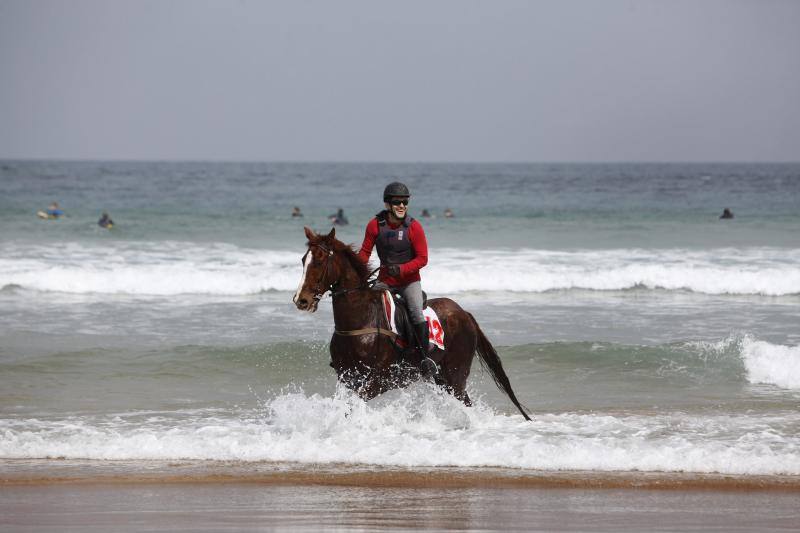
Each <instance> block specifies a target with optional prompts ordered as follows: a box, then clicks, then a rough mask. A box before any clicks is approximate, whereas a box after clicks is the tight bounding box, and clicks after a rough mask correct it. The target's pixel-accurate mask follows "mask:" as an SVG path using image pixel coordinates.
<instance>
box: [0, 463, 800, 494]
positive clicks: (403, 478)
mask: <svg viewBox="0 0 800 533" xmlns="http://www.w3.org/2000/svg"><path fill="white" fill-rule="evenodd" d="M152 483H157V484H162V485H163V484H170V485H183V484H197V485H217V484H251V485H265V486H294V487H303V486H329V487H365V488H398V489H399V488H411V489H413V488H426V489H522V490H524V489H613V490H617V489H635V490H673V491H687V490H691V491H695V490H708V491H723V492H724V491H770V492H773V491H780V492H791V493H800V476H792V475H730V474H718V473H697V472H639V471H624V472H623V471H611V472H601V471H546V470H518V469H507V468H490V467H485V468H474V467H470V468H457V467H428V468H422V467H414V468H411V467H408V468H405V467H387V466H376V465H367V464H344V463H342V464H331V463H325V464H304V463H289V462H271V461H264V462H252V463H250V462H230V461H135V462H132V461H74V460H35V461H32V460H23V459H20V460H9V459H6V460H3V461H2V462H1V463H0V486H2V487H14V486H47V485H143V484H152Z"/></svg>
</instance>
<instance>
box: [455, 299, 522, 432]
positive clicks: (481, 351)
mask: <svg viewBox="0 0 800 533" xmlns="http://www.w3.org/2000/svg"><path fill="white" fill-rule="evenodd" d="M467 314H468V315H469V317H470V318H471V319H472V323H473V324H474V325H475V332H476V334H477V336H478V348H477V350H478V355H479V356H480V359H481V365H483V368H485V369H486V370H488V371H489V374H491V376H492V379H493V380H494V382H495V384H496V385H497V388H498V389H500V390H501V391H503V392H505V393H506V396H508V398H509V399H510V400H511V403H513V404H514V405H515V406H516V407H517V409H519V412H520V413H522V416H523V417H525V420H530V419H531V417H530V416H528V412H527V410H526V409H525V408H524V407H522V405H521V404H520V403H519V400H517V396H516V394H514V390H513V389H512V388H511V383H510V382H509V381H508V376H507V375H506V371H505V370H503V363H501V362H500V356H499V355H497V351H495V349H494V346H492V343H491V342H489V339H487V338H486V335H484V334H483V331H482V330H481V327H480V326H479V325H478V321H477V320H475V317H474V316H472V313H467Z"/></svg>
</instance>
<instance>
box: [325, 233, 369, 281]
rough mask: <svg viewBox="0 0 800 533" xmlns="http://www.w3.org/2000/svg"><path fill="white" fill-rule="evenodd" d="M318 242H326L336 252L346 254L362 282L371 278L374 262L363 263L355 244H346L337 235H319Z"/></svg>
mask: <svg viewBox="0 0 800 533" xmlns="http://www.w3.org/2000/svg"><path fill="white" fill-rule="evenodd" d="M315 241H316V242H320V241H321V242H324V243H325V244H326V245H327V246H329V247H331V248H332V249H333V251H334V252H337V253H341V254H342V255H344V257H345V259H347V262H348V263H350V266H352V267H353V270H355V271H356V274H358V279H359V280H361V283H366V282H367V280H368V279H369V275H370V274H371V273H372V270H373V269H372V264H371V263H366V264H365V263H362V262H361V259H359V257H358V252H356V251H355V250H354V245H351V244H345V243H343V242H342V241H340V240H339V239H337V238H336V237H330V238H329V237H326V236H322V235H320V236H319V239H316V240H315Z"/></svg>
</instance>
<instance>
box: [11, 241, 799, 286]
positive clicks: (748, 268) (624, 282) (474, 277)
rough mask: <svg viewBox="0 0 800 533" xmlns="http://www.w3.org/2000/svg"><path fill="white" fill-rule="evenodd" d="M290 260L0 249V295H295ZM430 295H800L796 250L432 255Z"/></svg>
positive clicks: (294, 259)
mask: <svg viewBox="0 0 800 533" xmlns="http://www.w3.org/2000/svg"><path fill="white" fill-rule="evenodd" d="M304 251H305V250H303V249H302V245H300V246H298V249H297V250H296V251H285V250H260V249H253V248H242V247H237V246H234V245H230V244H213V243H212V244H196V243H182V242H157V243H156V242H136V243H131V242H117V243H113V244H108V245H106V244H104V245H103V246H100V245H90V244H77V243H66V244H56V245H52V246H43V245H30V244H19V243H3V244H0V287H4V286H20V287H23V288H26V289H34V290H40V291H59V292H68V293H103V294H113V293H118V294H152V295H172V294H183V293H197V294H229V295H240V294H254V293H258V292H261V291H265V290H278V291H293V290H295V289H296V287H297V283H298V281H299V279H300V276H301V275H302V266H301V265H300V257H301V256H302V253H303V252H304ZM424 280H425V288H426V289H427V290H428V291H429V292H431V293H436V294H454V293H458V292H464V291H514V292H543V291H551V290H569V289H584V290H596V291H616V290H625V289H631V288H647V289H665V290H688V291H694V292H698V293H706V294H759V295H770V296H781V295H791V294H800V249H778V248H747V249H727V248H726V249H714V250H705V251H696V250H694V251H692V250H682V249H667V250H642V249H617V250H582V251H569V252H567V251H547V250H532V249H523V250H516V251H508V250H458V249H439V250H436V251H435V253H434V255H433V256H432V258H431V262H430V264H429V265H428V267H426V269H425V271H424Z"/></svg>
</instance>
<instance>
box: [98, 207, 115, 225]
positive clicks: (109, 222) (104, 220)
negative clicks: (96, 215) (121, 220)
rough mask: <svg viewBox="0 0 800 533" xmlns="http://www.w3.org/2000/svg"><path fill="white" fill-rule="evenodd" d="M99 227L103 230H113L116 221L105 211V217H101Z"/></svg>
mask: <svg viewBox="0 0 800 533" xmlns="http://www.w3.org/2000/svg"><path fill="white" fill-rule="evenodd" d="M97 225H98V226H100V227H101V228H106V229H111V228H113V227H114V221H113V220H111V217H110V216H108V213H106V212H105V211H103V216H101V217H100V220H98V221H97Z"/></svg>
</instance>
